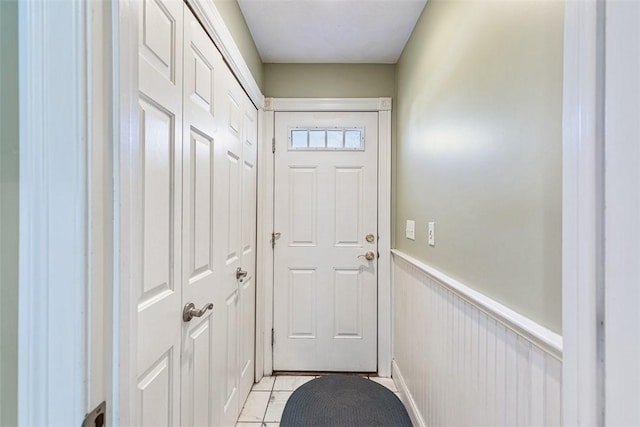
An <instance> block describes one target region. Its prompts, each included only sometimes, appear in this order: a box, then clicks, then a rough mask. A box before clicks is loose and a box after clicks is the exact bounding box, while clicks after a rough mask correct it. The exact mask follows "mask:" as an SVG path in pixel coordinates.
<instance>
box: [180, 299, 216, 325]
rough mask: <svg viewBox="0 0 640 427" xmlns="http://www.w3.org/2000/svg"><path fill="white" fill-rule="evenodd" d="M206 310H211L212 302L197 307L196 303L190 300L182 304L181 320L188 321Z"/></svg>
mask: <svg viewBox="0 0 640 427" xmlns="http://www.w3.org/2000/svg"><path fill="white" fill-rule="evenodd" d="M207 310H213V304H211V303H209V304H205V305H204V307H202V308H201V309H199V310H198V309H197V308H196V305H195V304H194V303H192V302H190V303H188V304H187V305H185V306H184V310H182V320H184V321H185V322H190V321H191V319H193V318H194V317H202V315H203V314H204V313H206V312H207Z"/></svg>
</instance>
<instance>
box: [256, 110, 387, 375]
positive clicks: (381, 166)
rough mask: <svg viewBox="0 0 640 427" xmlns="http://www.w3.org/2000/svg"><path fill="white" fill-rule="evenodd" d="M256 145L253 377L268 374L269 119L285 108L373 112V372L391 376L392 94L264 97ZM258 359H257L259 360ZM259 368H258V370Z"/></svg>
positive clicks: (270, 296)
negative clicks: (375, 240) (375, 241)
mask: <svg viewBox="0 0 640 427" xmlns="http://www.w3.org/2000/svg"><path fill="white" fill-rule="evenodd" d="M264 104H265V108H264V110H265V111H264V112H263V114H261V116H260V122H261V125H260V143H259V146H258V164H259V165H260V167H259V171H258V176H259V179H258V263H257V268H256V274H257V277H256V279H257V280H256V283H257V284H258V287H257V295H256V298H257V299H256V306H257V307H259V308H258V310H257V312H256V380H259V379H260V378H262V377H263V376H265V375H271V374H272V373H273V346H272V342H271V333H272V332H271V331H272V328H273V290H274V287H273V285H274V275H273V250H272V248H271V233H273V231H274V230H273V224H274V210H273V195H274V177H275V174H274V172H275V171H274V154H273V152H272V149H271V147H272V143H273V141H274V140H275V129H274V120H275V113H276V112H284V111H318V112H320V111H345V112H347V111H375V112H378V138H379V140H378V236H379V241H378V252H379V255H380V257H379V258H378V375H379V376H381V377H390V376H391V361H392V342H393V341H392V336H391V330H392V329H391V320H392V313H391V106H392V101H391V98H265V102H264ZM260 361H262V363H259V362H260ZM260 368H262V369H260Z"/></svg>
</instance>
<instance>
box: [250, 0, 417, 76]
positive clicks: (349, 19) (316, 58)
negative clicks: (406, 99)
mask: <svg viewBox="0 0 640 427" xmlns="http://www.w3.org/2000/svg"><path fill="white" fill-rule="evenodd" d="M238 3H239V4H240V9H241V10H242V13H243V15H244V17H245V20H246V21H247V24H248V26H249V30H250V31H251V35H252V36H253V39H254V41H255V44H256V47H257V48H258V52H259V53H260V56H261V57H262V61H263V62H265V63H289V62H291V63H387V64H394V63H396V62H397V61H398V58H399V57H400V54H401V53H402V49H403V48H404V45H405V44H406V42H407V40H408V39H409V36H410V35H411V32H412V31H413V27H414V26H415V24H416V21H417V20H418V17H419V16H420V13H421V12H422V9H423V8H424V5H425V3H426V0H238Z"/></svg>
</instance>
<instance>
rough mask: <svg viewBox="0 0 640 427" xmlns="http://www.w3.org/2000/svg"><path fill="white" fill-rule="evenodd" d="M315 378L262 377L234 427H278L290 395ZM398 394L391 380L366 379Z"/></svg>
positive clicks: (289, 376) (250, 394) (254, 387)
mask: <svg viewBox="0 0 640 427" xmlns="http://www.w3.org/2000/svg"><path fill="white" fill-rule="evenodd" d="M314 378H317V377H316V376H311V375H309V376H306V375H299V376H293V375H278V376H274V377H264V378H263V379H262V380H261V381H260V382H259V383H257V384H254V385H253V388H252V389H251V393H249V397H248V398H247V401H246V402H245V404H244V408H242V412H241V413H240V417H239V418H238V423H237V424H236V427H278V426H279V425H280V418H281V417H282V411H284V406H285V405H286V404H287V400H288V399H289V397H290V396H291V394H292V393H293V392H294V391H295V389H297V388H298V387H300V386H301V385H302V384H305V383H306V382H309V381H311V380H312V379H314ZM368 378H369V379H370V380H371V381H375V382H377V383H379V384H382V385H383V386H385V387H387V388H388V389H389V390H391V391H392V392H394V393H396V395H397V394H398V388H397V387H396V384H395V383H394V382H393V380H392V379H391V378H379V377H368Z"/></svg>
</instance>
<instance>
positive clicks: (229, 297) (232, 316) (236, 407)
mask: <svg viewBox="0 0 640 427" xmlns="http://www.w3.org/2000/svg"><path fill="white" fill-rule="evenodd" d="M220 77H221V79H222V80H223V92H222V93H221V94H220V100H221V107H220V111H221V114H222V115H223V125H222V128H221V129H220V131H221V132H223V134H224V140H225V144H224V152H223V154H222V159H221V160H222V161H221V165H222V170H223V174H224V179H223V180H221V181H220V187H219V189H220V194H221V200H222V203H224V206H225V209H224V210H223V212H221V218H220V222H221V224H222V230H223V231H222V233H221V236H220V238H221V245H220V246H221V248H222V249H223V253H222V263H223V272H222V278H221V282H220V284H219V286H221V291H222V295H223V298H224V307H223V313H222V315H221V319H220V321H221V322H222V323H224V325H225V342H224V348H225V352H226V355H225V356H226V357H225V364H224V371H225V374H226V375H225V380H224V383H223V384H224V406H223V421H224V422H225V423H226V424H229V425H231V424H233V423H234V422H235V420H236V417H237V415H238V413H239V412H240V409H241V408H240V407H241V405H242V404H243V403H244V398H243V397H240V390H239V376H238V371H239V369H240V357H239V351H240V348H239V347H240V346H239V340H240V336H239V330H240V320H241V318H240V310H241V308H242V307H241V304H240V298H241V293H240V292H241V283H240V281H239V280H238V269H242V265H241V262H242V239H241V236H242V216H241V208H242V205H241V201H242V197H241V196H242V192H241V190H242V119H243V100H244V98H243V96H244V93H243V92H242V90H241V89H240V86H239V84H238V83H237V82H236V81H235V79H234V78H233V76H232V75H231V73H230V72H229V71H227V72H225V73H224V74H223V75H221V76H220Z"/></svg>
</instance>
